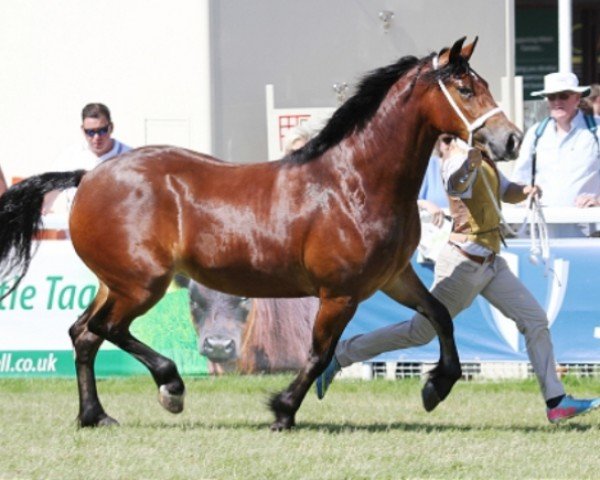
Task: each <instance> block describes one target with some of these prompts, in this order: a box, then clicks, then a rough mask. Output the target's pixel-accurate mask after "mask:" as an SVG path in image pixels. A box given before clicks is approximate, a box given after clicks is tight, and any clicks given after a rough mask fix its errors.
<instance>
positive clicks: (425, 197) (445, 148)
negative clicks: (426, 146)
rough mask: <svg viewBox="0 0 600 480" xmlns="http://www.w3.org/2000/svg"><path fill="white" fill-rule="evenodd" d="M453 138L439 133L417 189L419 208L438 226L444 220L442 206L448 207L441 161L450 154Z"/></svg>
mask: <svg viewBox="0 0 600 480" xmlns="http://www.w3.org/2000/svg"><path fill="white" fill-rule="evenodd" d="M453 140H454V137H452V136H451V135H446V134H443V135H440V137H439V138H438V140H437V142H436V143H435V146H434V147H433V154H432V155H431V158H430V159H429V165H427V170H426V171H425V177H424V178H423V183H422V184H421V190H420V191H419V200H418V202H417V203H418V204H419V210H426V211H427V212H429V214H430V215H431V219H432V223H433V224H434V225H436V226H437V227H440V226H441V225H442V223H443V222H444V211H443V210H442V209H443V208H448V195H447V194H446V189H445V188H444V184H443V182H442V161H443V160H445V159H446V158H448V156H449V154H450V144H451V143H452V141H453Z"/></svg>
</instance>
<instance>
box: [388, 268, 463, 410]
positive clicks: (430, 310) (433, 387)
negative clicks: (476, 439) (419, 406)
mask: <svg viewBox="0 0 600 480" xmlns="http://www.w3.org/2000/svg"><path fill="white" fill-rule="evenodd" d="M383 291H384V292H385V293H386V294H387V295H388V296H389V297H391V298H392V299H394V300H396V301H397V302H398V303H401V304H402V305H405V306H407V307H409V308H412V309H414V310H416V311H417V312H419V313H420V314H421V315H423V316H424V317H426V318H427V319H428V320H429V321H430V322H431V324H432V326H433V328H434V330H435V332H436V334H437V335H438V338H439V342H440V360H439V362H438V364H437V366H436V367H435V368H434V369H433V370H431V371H430V372H429V374H428V378H427V381H426V383H425V386H424V387H423V391H422V398H423V406H424V407H425V410H427V411H428V412H430V411H431V410H433V409H434V408H435V407H437V405H438V404H439V403H440V402H441V401H442V400H444V399H445V398H446V397H447V396H448V394H449V393H450V390H452V387H453V386H454V384H455V383H456V382H457V381H458V380H459V379H460V378H461V376H462V371H461V367H460V361H459V358H458V351H457V349H456V343H455V341H454V326H453V324H452V318H451V317H450V314H449V313H448V309H447V308H446V307H445V306H444V305H443V304H442V303H441V302H440V301H439V300H437V299H436V298H435V297H434V296H433V295H432V294H431V293H430V292H429V290H427V288H426V287H425V285H423V283H422V282H421V280H420V279H419V277H418V276H417V274H416V273H415V271H414V270H413V268H412V266H411V265H410V264H409V265H408V267H407V268H406V269H405V270H404V271H403V272H402V273H401V274H400V275H399V276H398V277H397V278H396V279H395V280H394V281H393V282H391V283H390V284H388V285H386V287H385V288H384V289H383Z"/></svg>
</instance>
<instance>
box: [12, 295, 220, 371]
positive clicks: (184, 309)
mask: <svg viewBox="0 0 600 480" xmlns="http://www.w3.org/2000/svg"><path fill="white" fill-rule="evenodd" d="M131 332H132V334H133V335H134V336H136V337H137V338H139V339H140V340H141V341H142V342H144V343H146V344H147V345H149V346H150V347H152V348H153V349H154V350H156V351H157V352H159V353H161V354H162V355H164V356H166V357H168V358H170V359H171V360H173V361H174V362H175V363H176V364H177V367H178V369H179V373H181V374H182V375H207V374H208V365H207V360H206V358H205V357H202V356H201V355H200V354H199V353H198V349H197V346H196V333H195V331H194V328H193V326H192V324H191V321H190V311H189V305H188V294H187V290H185V289H180V290H175V291H172V292H170V293H167V294H166V295H165V296H164V298H163V299H162V300H161V301H160V302H159V303H158V304H157V305H156V306H155V307H154V308H153V309H152V310H150V311H149V312H148V313H146V314H145V315H144V316H142V317H140V318H138V319H137V320H136V321H135V322H134V323H133V325H132V327H131ZM32 334H34V333H32ZM65 335H67V333H66V332H65ZM145 373H147V369H146V367H144V366H143V365H142V364H141V363H140V362H138V361H137V360H136V359H135V358H133V357H132V356H130V355H129V354H127V353H125V352H123V351H121V350H118V349H114V348H103V349H101V350H100V351H99V352H98V356H97V357H96V374H97V376H98V377H108V376H119V375H139V374H145ZM74 375H75V364H74V353H73V351H72V350H19V351H16V350H3V351H0V378H1V377H64V376H74Z"/></svg>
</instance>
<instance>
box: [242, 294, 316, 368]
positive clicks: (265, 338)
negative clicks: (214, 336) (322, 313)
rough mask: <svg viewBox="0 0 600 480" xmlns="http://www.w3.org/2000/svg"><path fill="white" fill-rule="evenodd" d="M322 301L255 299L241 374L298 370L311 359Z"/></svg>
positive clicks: (244, 334) (244, 339)
mask: <svg viewBox="0 0 600 480" xmlns="http://www.w3.org/2000/svg"><path fill="white" fill-rule="evenodd" d="M318 309H319V300H318V299H316V298H314V297H305V298H254V299H252V307H251V308H250V313H249V315H248V321H247V322H246V325H245V328H244V330H243V331H242V350H241V353H240V358H239V359H238V362H237V368H238V371H240V372H241V373H274V372H286V371H298V370H299V369H300V368H301V367H303V366H304V365H305V364H306V362H307V360H308V353H309V349H310V341H311V339H312V328H313V322H314V319H315V316H316V314H317V311H318Z"/></svg>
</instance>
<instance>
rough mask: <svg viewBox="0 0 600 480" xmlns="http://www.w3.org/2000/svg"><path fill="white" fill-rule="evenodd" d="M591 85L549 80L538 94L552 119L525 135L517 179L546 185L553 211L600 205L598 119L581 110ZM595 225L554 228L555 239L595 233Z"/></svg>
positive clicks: (558, 76) (560, 77)
mask: <svg viewBox="0 0 600 480" xmlns="http://www.w3.org/2000/svg"><path fill="white" fill-rule="evenodd" d="M589 93H590V87H588V86H580V85H579V80H578V79H577V77H576V76H575V75H574V74H572V73H562V72H559V73H551V74H549V75H546V76H545V77H544V89H543V90H540V91H537V92H533V93H532V94H531V95H532V96H535V97H543V98H545V99H546V102H547V105H548V111H549V117H548V118H547V119H544V120H542V122H538V123H536V124H535V125H533V126H532V127H531V128H530V129H529V130H528V131H527V133H526V134H525V138H524V139H523V143H522V145H521V150H520V153H519V158H518V159H517V161H516V162H515V166H514V169H513V173H512V180H513V181H515V182H521V183H527V184H532V183H535V184H537V185H540V186H541V187H542V188H543V189H544V197H543V199H542V202H543V204H544V205H546V206H549V207H573V206H576V207H580V208H585V207H596V206H600V137H599V131H598V129H597V126H596V122H595V120H594V118H593V116H587V117H586V116H585V115H584V114H583V112H582V111H581V110H579V103H580V100H581V98H582V97H585V96H587V95H588V94H589ZM595 230H596V226H595V225H588V224H580V225H576V224H564V225H549V226H548V231H549V234H550V236H553V237H580V236H585V235H590V234H591V233H594V231H595Z"/></svg>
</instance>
